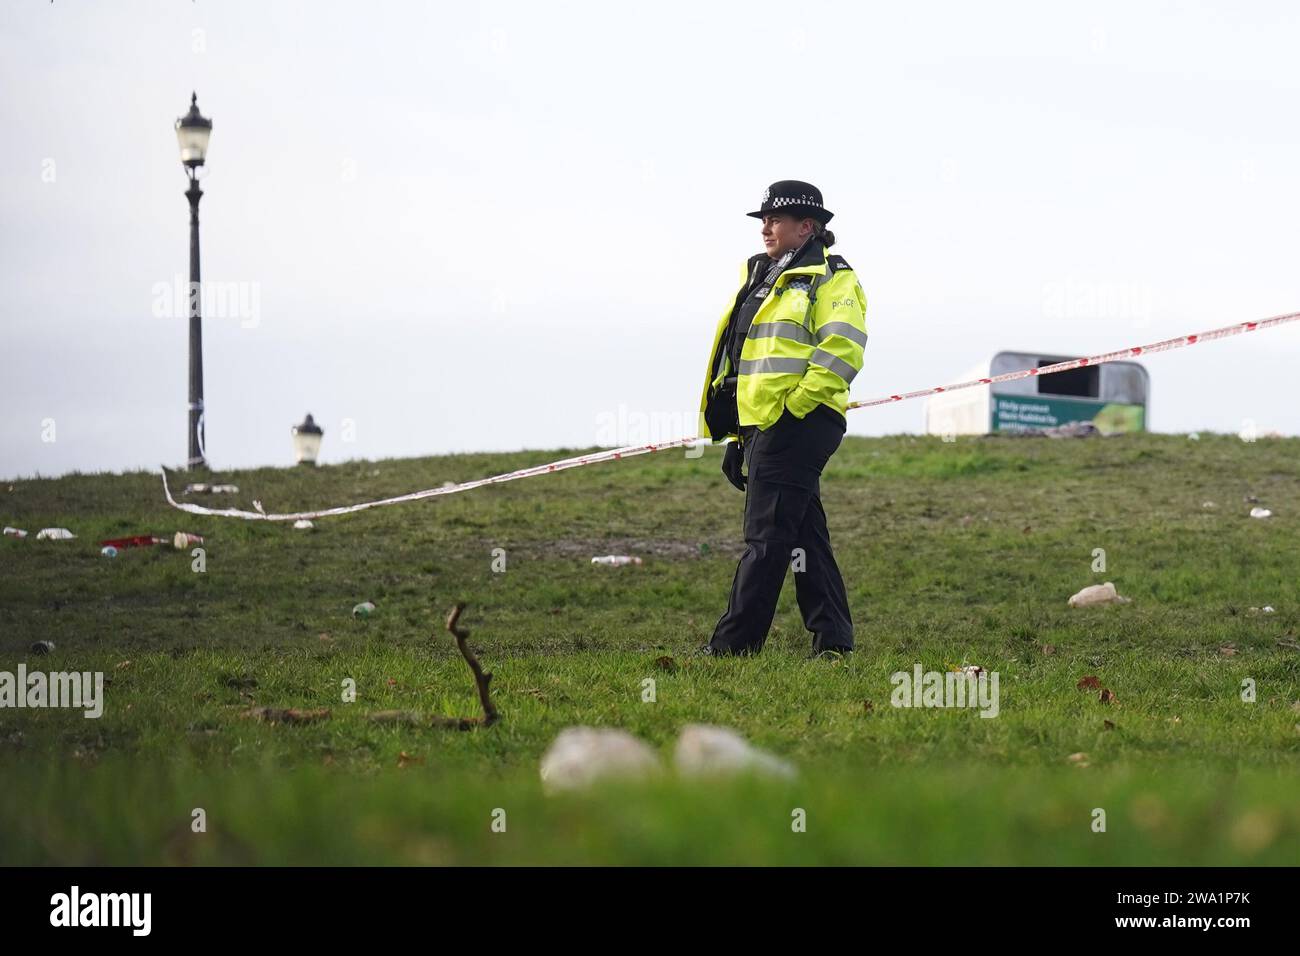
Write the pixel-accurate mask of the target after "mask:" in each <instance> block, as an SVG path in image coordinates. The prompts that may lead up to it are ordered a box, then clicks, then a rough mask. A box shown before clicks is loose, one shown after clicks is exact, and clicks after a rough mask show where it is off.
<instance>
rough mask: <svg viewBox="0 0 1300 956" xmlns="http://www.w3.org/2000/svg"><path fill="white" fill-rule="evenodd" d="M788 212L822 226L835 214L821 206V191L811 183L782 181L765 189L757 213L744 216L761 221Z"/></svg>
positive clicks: (790, 180)
mask: <svg viewBox="0 0 1300 956" xmlns="http://www.w3.org/2000/svg"><path fill="white" fill-rule="evenodd" d="M782 212H788V213H793V214H794V215H796V216H809V217H811V218H813V219H816V220H817V221H818V222H820V223H821V224H822V225H823V226H824V225H826V223H828V222H830V221H831V217H832V216H834V215H835V214H834V213H833V212H830V211H829V210H827V208H826V207H825V206H823V205H822V191H821V190H820V189H818V188H817V187H816V186H814V185H813V184H812V183H805V182H800V181H799V180H797V179H783V180H781V181H780V182H777V183H773V184H772V185H770V186H768V187H767V192H765V193H763V205H762V207H761V208H760V209H759V210H758V211H757V212H747V213H745V215H747V216H753V217H754V218H755V219H762V218H763V217H764V216H769V215H771V214H773V213H782Z"/></svg>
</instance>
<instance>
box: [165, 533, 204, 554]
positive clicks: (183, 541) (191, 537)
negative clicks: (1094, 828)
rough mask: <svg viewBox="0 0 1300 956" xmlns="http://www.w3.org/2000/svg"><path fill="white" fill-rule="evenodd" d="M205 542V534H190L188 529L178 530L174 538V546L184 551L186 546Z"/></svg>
mask: <svg viewBox="0 0 1300 956" xmlns="http://www.w3.org/2000/svg"><path fill="white" fill-rule="evenodd" d="M202 543H203V535H201V534H190V533H189V532H188V531H177V532H176V537H174V538H172V546H173V547H174V548H176V550H177V551H184V550H185V549H186V548H188V547H190V546H191V545H195V544H202Z"/></svg>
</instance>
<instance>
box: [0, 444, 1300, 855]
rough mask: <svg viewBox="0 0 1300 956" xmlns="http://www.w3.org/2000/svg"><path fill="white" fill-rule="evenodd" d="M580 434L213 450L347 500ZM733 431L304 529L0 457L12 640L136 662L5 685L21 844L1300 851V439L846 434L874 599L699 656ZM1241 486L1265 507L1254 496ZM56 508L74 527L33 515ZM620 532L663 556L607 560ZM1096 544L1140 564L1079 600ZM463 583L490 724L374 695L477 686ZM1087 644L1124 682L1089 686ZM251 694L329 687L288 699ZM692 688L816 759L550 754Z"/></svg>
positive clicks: (252, 487) (674, 718)
mask: <svg viewBox="0 0 1300 956" xmlns="http://www.w3.org/2000/svg"><path fill="white" fill-rule="evenodd" d="M572 453H573V450H560V451H552V452H521V453H515V454H498V455H482V454H480V455H460V456H449V457H440V458H426V459H409V460H387V461H378V462H351V463H347V464H342V465H336V466H329V467H322V468H319V469H314V470H308V469H302V468H299V469H261V470H254V471H247V472H238V473H235V472H230V473H222V474H221V475H220V476H218V480H222V481H231V482H234V483H236V484H238V485H239V486H240V494H239V495H238V496H236V497H235V498H234V500H229V499H225V498H222V499H220V501H219V502H218V506H224V505H226V504H232V503H233V504H239V505H241V506H244V507H247V505H248V504H249V502H250V501H251V500H252V499H254V498H257V499H260V500H261V501H262V503H263V504H264V506H265V507H266V509H267V510H268V511H292V510H298V509H300V508H313V507H323V506H327V505H334V504H341V503H347V502H351V501H360V500H365V499H371V498H378V497H382V496H387V495H393V494H399V493H403V492H407V491H412V490H415V489H419V488H428V487H434V486H437V485H439V484H441V483H442V482H443V481H446V480H467V479H471V478H477V477H482V476H485V475H490V474H495V473H498V472H504V471H507V470H511V469H514V468H519V467H524V466H526V465H530V464H538V463H541V462H545V461H549V460H552V459H554V458H557V457H561V456H562V455H567V454H572ZM719 460H720V454H719V451H718V450H717V449H710V450H708V451H707V452H706V453H705V454H704V456H703V457H702V458H697V459H690V458H687V457H685V456H684V455H683V454H682V453H681V452H680V451H676V452H664V453H661V454H658V455H651V456H645V457H641V458H636V459H630V460H627V461H622V462H616V463H611V464H605V465H598V466H593V467H591V468H584V469H579V470H577V471H570V472H564V473H560V474H555V475H549V476H546V477H541V478H533V479H528V480H524V481H519V482H514V483H510V484H505V485H501V486H496V487H488V488H483V489H479V490H476V491H471V492H467V493H465V494H460V495H454V496H450V497H446V498H440V499H435V500H433V501H430V502H424V503H419V504H412V505H404V506H398V507H393V508H384V509H379V510H375V511H370V512H365V513H361V514H358V515H355V516H351V517H346V518H339V519H332V520H326V521H320V522H318V523H317V527H316V529H315V530H312V531H297V530H294V529H292V528H291V527H290V526H288V525H270V524H266V523H260V522H243V521H234V520H225V519H217V518H198V517H193V516H190V515H186V514H183V513H181V512H178V511H175V510H172V509H170V508H169V507H167V505H166V503H165V502H164V500H163V498H162V489H161V483H160V480H159V478H158V476H157V475H155V474H148V473H134V474H128V475H73V476H68V477H64V478H59V479H34V480H12V481H5V482H0V522H2V523H4V524H8V525H15V526H18V527H22V528H26V529H28V530H29V531H30V532H32V536H31V537H29V538H27V539H26V540H22V541H19V540H15V539H13V538H4V539H3V540H0V670H8V671H15V670H16V668H17V666H18V665H19V664H20V663H22V664H26V666H27V667H28V669H29V670H37V669H40V670H46V671H70V670H77V671H103V672H104V673H105V675H106V676H107V678H108V679H109V680H110V681H111V683H110V684H109V686H108V687H107V688H106V691H105V698H106V700H105V705H104V713H103V716H102V717H101V718H100V719H97V720H96V719H86V718H84V717H83V716H82V714H81V712H80V711H72V710H49V709H47V710H32V709H21V710H19V709H3V710H0V780H3V785H2V786H0V817H2V818H3V820H4V826H3V827H2V828H0V862H3V863H6V864H31V863H125V864H137V863H165V864H190V863H197V864H207V863H412V864H444V863H446V864H457V863H479V862H482V863H745V864H749V863H754V864H760V863H837V864H838V863H864V864H902V863H920V864H957V863H961V864H1021V863H1036V864H1049V865H1051V864H1145V865H1156V864H1265V865H1274V864H1279V865H1280V864H1295V863H1296V862H1297V861H1300V799H1297V794H1300V704H1298V703H1297V702H1298V701H1300V638H1297V636H1296V635H1297V620H1298V617H1300V614H1298V608H1300V574H1298V573H1297V571H1298V570H1300V533H1298V532H1300V521H1298V519H1297V515H1300V439H1277V440H1260V441H1257V442H1253V443H1247V442H1243V441H1241V440H1240V439H1238V438H1236V437H1235V436H1222V435H1218V436H1216V435H1202V436H1201V437H1200V439H1199V440H1197V441H1193V440H1189V438H1188V437H1187V436H1178V435H1139V436H1125V437H1113V438H1107V439H1095V438H1094V439H1084V440H1062V441H1054V440H1050V439H1040V438H1013V437H994V438H979V439H961V440H959V441H958V442H955V443H944V442H942V441H940V440H939V439H937V438H919V437H918V438H912V437H906V436H896V437H889V438H880V439H865V438H848V439H846V440H845V443H844V445H843V446H842V448H841V449H840V451H839V452H838V453H837V455H836V456H835V458H834V459H833V460H832V462H831V464H830V466H829V468H828V470H827V472H826V474H825V475H824V477H823V480H822V490H823V499H824V501H825V504H826V510H827V513H828V515H829V518H830V527H831V534H832V537H833V539H834V542H835V547H836V553H837V556H838V558H839V561H840V564H841V568H842V570H843V572H844V576H845V579H846V583H847V585H848V589H849V595H850V600H851V604H852V609H853V614H854V618H855V624H856V629H857V644H858V652H857V653H856V654H854V655H853V656H852V657H851V658H849V659H847V660H845V661H808V660H805V659H804V655H805V654H806V653H807V650H808V647H809V643H810V637H809V635H808V634H807V633H806V632H805V631H804V630H803V627H802V623H801V621H800V618H799V613H798V608H797V606H796V604H795V601H794V589H793V584H792V582H790V581H789V580H788V579H787V583H786V590H785V592H784V593H783V595H782V599H781V604H780V607H779V609H778V612H777V620H776V623H775V626H774V630H773V633H772V636H771V639H770V641H769V643H768V647H767V650H766V651H765V652H764V653H763V654H762V655H761V656H759V657H756V658H750V659H731V660H709V659H698V658H691V657H690V656H689V655H690V652H691V651H692V650H694V649H695V648H696V647H697V646H699V645H700V644H702V643H703V642H704V641H706V640H707V639H708V637H709V635H710V633H711V631H712V626H713V624H714V622H715V621H716V620H717V618H718V616H719V615H720V614H721V612H722V610H723V608H724V607H725V604H726V597H727V592H728V589H729V587H730V583H731V577H732V573H733V571H734V568H735V561H736V559H737V558H738V557H739V554H740V552H741V550H742V547H743V545H742V542H741V541H740V520H741V514H742V510H743V495H741V494H740V493H739V492H736V491H735V490H734V489H732V488H731V487H730V486H729V485H727V484H726V482H725V479H723V477H722V476H721V474H720V473H719V470H718V465H719ZM178 480H179V482H180V485H181V487H183V486H184V484H185V481H186V480H187V479H186V477H184V476H181V477H179V479H178ZM190 480H195V476H190ZM176 490H178V491H179V489H176ZM1247 496H1254V497H1257V498H1258V499H1259V501H1260V503H1261V504H1262V505H1263V506H1265V507H1268V508H1271V509H1272V510H1273V511H1274V516H1273V517H1271V518H1268V519H1263V520H1260V519H1252V518H1250V517H1249V516H1248V512H1249V510H1250V508H1251V504H1250V503H1247V502H1246V500H1245V499H1246V497H1247ZM211 502H212V499H204V503H211ZM1207 502H1213V503H1214V507H1206V506H1205V505H1206V503H1207ZM48 526H64V527H68V528H70V529H72V530H73V531H74V532H75V533H76V534H77V535H78V538H77V539H76V540H75V541H63V542H57V541H55V542H48V541H39V542H38V541H36V540H35V533H36V531H37V530H38V529H40V528H42V527H48ZM177 530H185V531H191V532H195V533H199V534H202V535H205V536H206V541H205V544H204V548H205V561H206V569H205V570H204V571H202V572H197V571H195V570H193V569H192V561H193V559H192V558H191V557H190V555H189V554H188V553H187V552H180V551H176V550H174V549H172V548H171V547H170V546H168V547H165V548H164V547H158V548H154V549H148V550H129V551H123V552H122V553H121V554H120V555H119V556H118V557H117V558H114V559H110V558H105V557H102V556H100V554H99V546H98V544H97V542H98V541H99V540H100V539H102V538H108V537H120V536H124V535H128V534H142V533H155V534H166V535H168V536H170V535H171V533H173V532H175V531H177ZM494 549H504V554H505V561H506V570H505V571H504V572H503V573H497V572H495V571H494V570H493V560H494ZM1095 549H1104V552H1105V561H1106V570H1105V572H1104V573H1098V572H1095V571H1094V570H1093V564H1094V560H1095V558H1094V550H1095ZM610 553H616V554H618V553H625V554H636V555H640V556H642V557H643V558H644V559H645V563H644V565H642V566H640V567H625V568H608V567H597V566H593V565H591V564H590V559H591V557H592V556H593V555H600V554H610ZM498 554H499V552H498ZM1105 580H1110V581H1114V582H1115V584H1116V586H1117V587H1118V589H1119V591H1120V592H1121V593H1122V594H1124V595H1126V596H1128V597H1130V598H1131V599H1132V603H1130V604H1126V605H1116V606H1108V607H1098V608H1081V609H1070V608H1068V607H1067V606H1066V599H1067V598H1068V597H1069V595H1070V594H1072V593H1074V592H1075V591H1077V590H1079V589H1080V588H1082V587H1084V586H1086V585H1089V584H1094V583H1100V582H1101V581H1105ZM365 600H369V601H373V602H374V603H375V604H376V606H377V609H376V611H375V613H374V614H373V615H372V616H371V617H370V618H368V619H358V618H354V617H353V616H352V614H351V609H352V607H353V606H354V605H355V604H356V603H358V602H360V601H365ZM456 601H464V602H466V605H467V608H466V611H465V613H464V616H463V618H462V623H463V624H464V625H465V626H466V627H467V628H469V629H470V631H471V644H472V645H473V646H474V647H475V648H476V650H477V651H478V654H479V656H480V658H481V659H482V661H483V664H484V666H485V667H486V668H488V669H489V670H491V671H493V672H494V675H495V676H494V680H493V694H494V699H495V701H496V704H497V706H498V708H499V709H500V712H501V715H502V719H501V721H500V723H498V724H497V725H495V726H493V727H490V728H486V729H478V730H473V731H469V732H457V731H453V730H446V729H438V728H434V727H431V726H416V727H412V726H403V725H389V724H377V723H375V722H373V721H371V720H369V719H368V715H370V714H372V713H374V712H376V711H382V710H389V709H400V710H405V711H414V712H418V713H420V714H422V715H427V716H432V715H447V716H451V715H474V714H476V713H477V712H478V703H477V699H476V696H475V693H474V687H473V683H472V681H471V679H470V675H469V672H468V670H467V668H466V666H465V663H464V661H463V660H462V659H461V657H460V656H459V654H458V653H457V651H456V648H455V645H454V643H453V642H452V641H451V639H450V636H449V635H448V634H447V633H446V632H445V630H443V626H442V619H443V616H444V614H445V613H446V611H447V609H448V607H450V606H451V605H452V604H453V603H454V602H456ZM1265 605H1268V606H1271V607H1273V608H1274V609H1275V611H1274V613H1264V612H1262V611H1259V610H1252V608H1256V609H1257V608H1262V607H1263V606H1265ZM38 640H48V641H53V642H54V644H55V649H54V651H53V652H52V653H51V654H49V655H48V656H35V655H33V654H32V653H30V651H29V646H30V645H31V644H32V643H33V642H35V641H38ZM663 657H669V658H672V663H671V664H666V663H665V662H661V661H660V662H658V663H657V661H658V659H660V658H663ZM917 663H920V664H921V665H923V668H924V669H925V670H946V669H948V668H950V667H954V666H958V665H962V664H978V665H980V666H982V667H984V668H985V669H986V670H990V671H997V672H998V673H999V675H1000V695H1001V699H1000V709H999V714H998V716H997V717H996V718H995V719H984V718H981V717H980V716H979V714H978V713H977V712H976V711H974V710H956V709H924V708H921V709H904V708H895V707H892V706H891V705H890V694H891V690H892V686H891V683H890V674H891V673H893V672H895V671H899V670H905V671H911V670H912V668H913V665H915V664H917ZM1087 675H1095V676H1096V677H1097V678H1098V680H1099V681H1100V682H1101V684H1102V685H1104V686H1105V687H1106V688H1108V689H1109V690H1111V691H1112V692H1113V694H1114V700H1112V701H1110V702H1103V701H1101V700H1100V699H1099V696H1098V693H1097V691H1095V690H1092V691H1087V690H1080V689H1078V688H1077V687H1076V684H1077V683H1078V681H1079V680H1080V679H1081V678H1082V677H1084V676H1087ZM648 678H649V679H653V680H654V681H655V698H656V699H655V701H654V702H652V703H647V702H644V701H643V687H644V685H643V681H645V680H646V679H648ZM349 679H350V680H353V681H355V683H356V691H357V699H356V701H355V702H352V703H346V702H344V701H343V700H342V688H343V686H344V685H343V682H344V681H345V680H349ZM1246 681H1252V682H1253V684H1254V687H1255V700H1254V701H1253V702H1247V701H1244V700H1243V699H1242V690H1243V682H1246ZM255 706H271V707H294V708H304V709H321V708H324V709H328V711H329V714H328V717H327V718H326V719H322V720H319V721H316V722H312V723H307V724H303V725H286V724H273V723H264V722H259V721H256V720H254V719H251V718H249V717H247V716H244V714H245V712H246V711H248V710H249V709H250V708H252V707H255ZM697 722H702V723H716V724H722V725H726V726H730V727H734V728H736V729H737V730H739V731H740V732H742V733H743V734H745V735H746V736H747V737H748V738H749V739H750V740H751V741H752V742H754V743H756V744H758V745H760V746H762V747H765V748H767V749H769V750H771V751H773V752H775V753H777V754H779V755H781V756H782V757H784V758H786V759H788V760H790V761H791V762H793V763H794V764H795V765H796V766H797V767H798V768H799V771H800V773H799V776H798V778H797V779H795V780H793V781H770V780H762V779H751V778H743V777H742V778H737V779H732V780H728V781H712V782H709V781H691V782H682V781H678V780H676V779H674V778H673V777H672V776H671V775H666V776H665V777H663V778H662V779H659V780H657V781H653V782H650V783H645V784H639V785H638V784H627V783H622V784H609V785H606V786H602V787H598V788H596V789H595V790H593V791H591V792H589V793H585V794H581V795H566V796H548V795H545V794H544V793H543V792H542V789H541V785H540V781H539V777H538V762H539V759H540V757H541V755H542V753H543V752H544V751H545V749H546V747H547V746H548V744H549V743H550V741H551V740H553V739H554V737H555V735H556V734H557V733H558V732H559V731H560V730H561V729H562V728H564V727H566V726H569V725H572V724H593V725H602V726H610V727H622V728H626V729H628V730H630V731H632V732H633V733H635V734H637V735H639V736H641V737H643V738H644V739H645V740H647V741H648V742H649V743H650V744H652V745H653V746H656V747H658V748H659V749H660V750H661V752H662V753H663V754H664V755H665V757H667V756H668V755H669V754H670V753H671V748H672V743H673V741H674V740H675V739H676V737H677V734H678V733H679V732H680V730H681V728H682V727H683V726H684V725H686V724H688V723H697ZM1079 753H1084V754H1086V755H1087V757H1086V758H1077V757H1076V758H1075V759H1074V760H1071V759H1070V757H1071V755H1074V754H1079ZM196 808H202V810H203V811H204V813H205V815H206V823H207V828H206V832H202V833H195V832H193V830H192V827H191V820H192V813H193V811H194V810H195V809H196ZM796 809H802V810H804V811H805V813H806V820H807V825H806V832H794V831H793V830H792V819H793V817H792V814H794V813H795V811H796ZM1098 809H1100V810H1103V811H1104V812H1105V822H1106V828H1105V831H1104V832H1094V829H1093V824H1094V819H1095V813H1094V811H1095V810H1098ZM502 811H504V820H505V823H506V825H505V831H504V832H497V831H495V830H494V829H493V826H492V824H493V821H494V819H496V820H498V821H499V820H500V819H502ZM494 814H495V815H494Z"/></svg>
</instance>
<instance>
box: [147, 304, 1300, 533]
mask: <svg viewBox="0 0 1300 956" xmlns="http://www.w3.org/2000/svg"><path fill="white" fill-rule="evenodd" d="M1297 319H1300V312H1291V313H1289V314H1287V315H1277V316H1274V317H1273V318H1270V319H1260V320H1258V321H1256V322H1241V323H1239V324H1237V325H1228V326H1225V327H1223V328H1221V329H1213V330H1211V331H1209V332H1198V333H1196V334H1194V335H1180V336H1179V337H1177V338H1173V339H1165V340H1164V341H1163V342H1155V343H1153V344H1151V345H1135V346H1132V347H1130V348H1126V349H1120V350H1119V351H1116V352H1106V353H1104V354H1102V355H1090V356H1088V357H1087V358H1078V359H1071V360H1069V361H1067V362H1057V363H1056V364H1055V365H1044V366H1043V367H1042V368H1029V369H1021V370H1020V371H1016V372H1004V373H1003V374H1001V375H994V376H992V377H990V378H977V379H972V380H971V381H969V382H958V383H956V384H953V385H936V386H934V387H933V388H922V389H917V390H916V391H914V392H902V393H901V394H898V395H886V396H884V397H883V398H873V399H871V400H870V401H865V402H850V403H849V406H848V408H849V409H850V410H852V409H855V408H871V407H872V406H875V405H889V404H892V403H894V402H905V401H907V400H908V399H912V398H922V397H924V396H926V395H937V394H939V393H940V392H954V391H956V390H957V389H959V388H974V387H975V386H977V385H992V384H994V383H995V382H1011V381H1014V380H1016V379H1020V378H1032V377H1035V376H1041V375H1054V374H1055V373H1057V372H1066V371H1069V370H1070V369H1073V368H1082V367H1084V366H1085V365H1103V364H1105V363H1106V362H1118V361H1120V360H1123V359H1131V358H1134V357H1135V356H1138V355H1152V354H1154V353H1156V352H1168V351H1170V350H1171V349H1180V348H1183V347H1184V346H1187V345H1196V344H1197V343H1198V342H1209V341H1212V340H1214V339H1223V338H1227V337H1229V336H1232V335H1240V334H1241V333H1243V332H1255V331H1258V330H1260V329H1268V328H1273V327H1274V326H1278V325H1283V324H1285V323H1287V322H1294V321H1296V320H1297ZM704 441H707V439H703V438H700V437H699V436H691V437H689V438H676V439H673V440H672V441H667V442H656V443H654V444H648V445H628V446H627V447H626V448H611V449H609V450H607V451H601V452H596V453H594V454H591V455H578V456H577V457H574V458H565V459H562V460H560V461H553V462H550V463H549V464H545V465H534V466H532V467H531V468H520V469H519V470H517V471H511V472H507V473H505V474H503V475H493V476H492V477H490V478H479V479H476V480H474V481H463V482H461V483H459V484H449V485H445V486H443V487H441V488H428V489H426V490H424V491H414V492H411V493H410V494H407V495H398V496H397V497H396V498H383V499H380V500H377V501H363V502H361V503H360V504H355V505H343V506H341V507H338V508H325V509H322V510H320V511H296V512H293V513H292V514H267V513H266V512H265V511H263V510H262V506H261V503H260V502H257V501H254V502H253V506H254V507H255V508H257V509H258V510H257V511H241V510H239V509H237V508H205V507H203V506H202V505H196V504H191V503H190V502H187V501H186V502H179V501H177V500H176V499H175V498H173V497H172V493H171V489H170V488H169V487H168V485H167V470H166V468H163V469H162V479H163V492H164V494H166V495H167V503H168V504H169V505H171V506H172V507H173V508H177V509H179V510H181V511H187V512H189V513H190V514H195V515H211V516H212V517H215V518H243V519H244V520H246V521H300V520H303V519H313V518H331V517H334V516H335V515H347V514H354V513H355V512H358V511H365V510H367V509H368V508H381V507H384V506H385V505H397V504H403V503H405V502H408V501H423V500H424V499H425V498H437V497H439V496H440V495H454V494H457V493H459V492H462V491H469V490H470V489H472V488H481V487H482V486H484V485H498V484H502V483H503V482H507V481H517V480H518V479H520V478H532V477H533V476H535V475H549V474H551V473H553V472H557V471H567V470H568V469H570V468H581V467H583V466H584V465H594V464H597V463H598V462H602V461H617V460H620V459H623V458H633V457H635V456H637V455H645V454H649V453H651V452H659V451H666V450H668V449H670V448H682V447H685V446H687V445H696V444H699V443H701V442H704Z"/></svg>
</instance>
